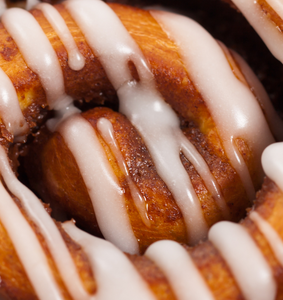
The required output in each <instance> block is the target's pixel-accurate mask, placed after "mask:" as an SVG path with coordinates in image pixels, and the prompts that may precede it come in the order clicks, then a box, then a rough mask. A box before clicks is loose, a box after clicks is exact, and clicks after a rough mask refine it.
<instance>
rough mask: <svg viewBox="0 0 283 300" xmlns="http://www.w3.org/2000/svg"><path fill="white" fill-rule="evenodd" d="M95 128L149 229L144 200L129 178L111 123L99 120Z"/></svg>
mask: <svg viewBox="0 0 283 300" xmlns="http://www.w3.org/2000/svg"><path fill="white" fill-rule="evenodd" d="M97 128H98V130H99V133H100V134H101V136H102V137H103V139H104V141H105V142H106V143H107V145H108V146H109V147H110V149H111V151H112V152H113V154H114V156H115V158H116V159H117V162H118V165H119V168H120V169H121V171H122V172H123V173H124V175H125V177H126V180H127V184H128V186H129V188H130V191H131V195H132V197H133V200H134V203H135V206H136V208H137V210H138V211H139V214H140V216H141V218H142V221H143V223H144V224H145V225H146V226H148V227H150V220H149V217H148V213H147V205H146V198H145V197H144V196H143V195H141V193H140V192H139V190H138V188H137V186H136V185H135V183H134V181H133V180H132V178H131V175H130V173H129V171H128V168H127V165H126V162H125V160H124V158H123V155H122V153H121V151H120V149H119V146H118V145H117V142H116V139H115V137H114V130H113V126H112V123H111V122H110V121H109V120H107V119H105V118H101V119H99V120H98V122H97Z"/></svg>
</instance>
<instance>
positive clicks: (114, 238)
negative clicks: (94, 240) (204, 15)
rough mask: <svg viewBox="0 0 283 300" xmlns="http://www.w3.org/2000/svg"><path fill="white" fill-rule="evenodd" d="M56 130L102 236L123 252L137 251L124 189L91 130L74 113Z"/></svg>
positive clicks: (87, 123) (85, 122)
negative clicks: (79, 177) (75, 166)
mask: <svg viewBox="0 0 283 300" xmlns="http://www.w3.org/2000/svg"><path fill="white" fill-rule="evenodd" d="M58 131H59V132H60V134H61V135H62V137H63V138H64V141H65V143H66V145H67V146H68V147H69V149H70V151H71V152H72V154H73V155H74V158H75V160H76V162H77V164H78V167H79V169H80V172H81V175H82V177H83V180H84V182H85V185H86V187H87V189H88V193H89V196H90V198H91V201H92V204H93V207H94V211H95V214H96V219H97V222H98V224H99V228H100V230H101V232H102V234H103V236H104V237H105V238H106V239H107V240H109V241H111V242H112V243H114V244H115V245H117V246H118V247H119V248H120V249H122V250H123V251H125V252H128V253H138V252H139V246H138V243H137V240H136V238H135V236H134V233H133V230H132V227H131V224H130V221H129V217H128V214H127V209H126V206H125V199H124V192H123V190H122V189H121V187H120V186H119V182H118V180H117V177H116V176H115V174H114V172H113V170H112V168H111V165H110V164H109V162H108V160H107V157H106V154H105V152H104V149H103V147H102V146H101V144H100V142H99V140H98V138H97V136H96V132H95V130H94V129H93V127H92V126H91V124H90V123H89V122H88V121H86V120H85V119H84V118H83V117H81V116H80V115H74V116H73V117H71V118H69V119H67V121H66V122H64V123H63V124H62V125H60V126H59V128H58ZM82 145H83V147H82Z"/></svg>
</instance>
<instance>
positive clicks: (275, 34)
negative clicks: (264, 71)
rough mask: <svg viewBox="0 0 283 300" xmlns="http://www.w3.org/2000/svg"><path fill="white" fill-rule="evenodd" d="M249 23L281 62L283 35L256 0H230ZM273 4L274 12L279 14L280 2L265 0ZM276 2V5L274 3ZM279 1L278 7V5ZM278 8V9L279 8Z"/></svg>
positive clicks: (282, 57) (282, 56)
mask: <svg viewBox="0 0 283 300" xmlns="http://www.w3.org/2000/svg"><path fill="white" fill-rule="evenodd" d="M232 2H233V3H234V4H235V5H236V6H237V7H238V8H239V10H240V11H241V12H242V13H243V15H244V16H245V17H246V19H247V20H248V21H249V23H250V24H251V25H252V26H253V28H254V29H255V30H256V32H257V33H258V34H259V36H260V37H261V38H262V39H263V41H264V43H265V44H266V46H267V47H268V49H269V50H270V51H271V53H272V54H273V55H274V56H275V57H276V58H277V59H278V60H279V61H281V62H282V63H283V51H282V49H283V35H282V32H281V31H280V30H279V29H278V28H277V27H276V26H275V24H274V23H273V22H272V21H271V20H269V19H268V17H267V16H266V15H265V13H264V12H263V11H262V9H261V7H260V6H259V5H258V2H257V1H256V0H232ZM267 2H268V3H269V4H270V5H271V6H273V5H274V9H275V10H276V12H277V13H278V14H279V15H281V7H282V3H280V1H272V0H268V1H267ZM275 3H276V5H275ZM279 3H280V7H279ZM279 8H280V9H279Z"/></svg>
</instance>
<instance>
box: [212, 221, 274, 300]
mask: <svg viewBox="0 0 283 300" xmlns="http://www.w3.org/2000/svg"><path fill="white" fill-rule="evenodd" d="M208 238H209V240H210V241H211V242H212V243H213V244H214V246H215V247H216V248H217V249H218V250H219V252H220V253H221V255H222V256H223V258H224V259H225V261H226V262H227V264H228V266H229V268H230V270H231V272H232V273H233V275H234V276H235V279H236V281H237V283H238V285H239V287H240V288H241V291H242V293H243V295H244V297H245V299H246V300H254V299H257V300H274V299H275V297H276V291H277V288H276V282H275V280H274V278H273V273H272V270H271V268H270V266H269V265H268V263H267V262H266V260H265V258H264V256H263V254H262V253H261V251H260V249H259V248H258V246H257V245H256V243H255V242H254V241H253V239H252V237H251V236H250V235H249V233H248V232H247V231H246V229H245V228H244V227H243V226H242V225H240V224H234V223H231V222H226V221H223V222H219V223H217V224H215V225H213V226H212V228H211V229H210V231H209V233H208Z"/></svg>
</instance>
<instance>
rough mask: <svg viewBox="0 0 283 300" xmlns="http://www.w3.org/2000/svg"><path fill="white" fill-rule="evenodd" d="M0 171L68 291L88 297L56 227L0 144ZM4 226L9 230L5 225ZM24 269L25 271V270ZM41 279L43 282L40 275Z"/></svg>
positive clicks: (76, 296) (82, 297)
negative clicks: (11, 165)
mask: <svg viewBox="0 0 283 300" xmlns="http://www.w3.org/2000/svg"><path fill="white" fill-rule="evenodd" d="M0 171H1V175H2V176H3V178H4V181H5V183H6V185H7V187H8V189H9V190H10V191H11V192H12V194H13V195H15V196H16V197H17V198H18V199H19V200H20V201H21V204H22V205H23V207H24V209H25V211H26V212H27V214H28V216H29V218H30V219H31V220H32V221H33V222H34V223H35V224H36V225H37V227H38V228H39V230H40V232H41V234H42V235H43V237H44V239H45V241H46V243H47V246H48V249H49V250H50V253H51V255H52V257H53V259H54V261H55V263H56V266H57V268H58V270H59V272H60V274H61V276H62V279H63V281H64V283H65V285H66V287H67V289H68V290H69V292H70V294H71V295H72V296H73V297H74V298H75V299H88V298H89V295H88V294H87V292H86V291H85V289H84V287H83V285H82V282H81V279H80V278H79V276H78V272H77V269H76V266H75V263H74V261H73V259H72V257H71V255H70V252H69V250H68V248H67V247H66V244H65V242H64V240H63V238H62V236H61V234H60V232H59V230H58V228H57V227H56V225H55V223H54V221H53V220H52V218H51V217H50V216H49V214H48V213H47V212H46V210H45V209H44V206H43V205H42V203H41V202H40V201H39V199H38V198H37V197H36V196H35V195H34V194H33V193H32V192H31V191H30V190H29V189H28V188H27V187H26V186H24V185H23V184H22V183H21V182H20V181H18V179H17V178H16V176H15V175H14V173H13V171H12V169H11V167H10V165H9V162H8V159H7V156H6V154H5V151H4V149H3V148H2V147H0ZM11 216H12V215H10V218H11V219H12V220H15V219H14V217H11ZM15 218H16V217H15ZM1 220H2V219H1ZM18 228H21V227H18ZM6 229H7V230H9V228H6ZM26 271H27V272H28V270H26ZM41 280H42V282H44V279H43V278H42V279H41ZM52 299H53V298H52Z"/></svg>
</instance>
